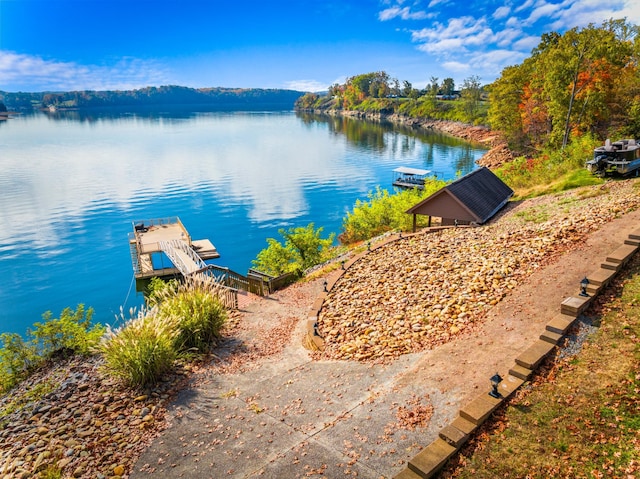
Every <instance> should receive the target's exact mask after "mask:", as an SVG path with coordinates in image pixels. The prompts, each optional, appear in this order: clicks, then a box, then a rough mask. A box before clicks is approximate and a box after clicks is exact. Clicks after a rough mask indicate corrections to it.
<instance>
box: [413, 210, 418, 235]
mask: <svg viewBox="0 0 640 479" xmlns="http://www.w3.org/2000/svg"><path fill="white" fill-rule="evenodd" d="M417 222H418V218H417V215H416V214H415V213H414V214H413V232H414V233H415V232H416V229H417V226H418V224H417Z"/></svg>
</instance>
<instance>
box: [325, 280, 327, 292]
mask: <svg viewBox="0 0 640 479" xmlns="http://www.w3.org/2000/svg"><path fill="white" fill-rule="evenodd" d="M324 292H325V293H326V292H327V280H326V279H325V280H324Z"/></svg>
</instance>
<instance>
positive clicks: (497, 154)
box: [295, 109, 514, 169]
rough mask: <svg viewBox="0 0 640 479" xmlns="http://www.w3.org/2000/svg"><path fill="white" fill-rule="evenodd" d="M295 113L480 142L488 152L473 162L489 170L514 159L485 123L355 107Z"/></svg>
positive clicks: (506, 145)
mask: <svg viewBox="0 0 640 479" xmlns="http://www.w3.org/2000/svg"><path fill="white" fill-rule="evenodd" d="M295 111H296V112H307V113H313V114H316V115H327V116H333V117H341V116H342V117H347V118H355V119H360V120H369V121H388V122H390V123H394V124H397V125H402V126H407V127H410V128H417V129H424V130H437V131H439V132H442V133H446V134H448V135H451V136H455V137H456V138H460V139H462V140H465V141H468V142H470V143H479V144H482V145H483V146H486V147H487V148H488V151H487V152H486V153H485V154H484V155H483V156H482V158H480V159H479V160H478V161H477V162H476V163H477V164H478V165H480V166H486V167H487V168H489V169H494V168H499V167H500V166H502V165H503V164H505V163H508V162H510V161H512V160H513V158H514V156H513V153H512V151H511V150H510V149H509V146H508V144H507V141H506V140H505V139H504V137H503V136H502V134H501V133H500V132H498V131H494V130H491V129H490V128H488V127H485V126H476V125H470V124H468V123H462V122H459V121H450V120H435V119H431V118H413V117H409V116H407V115H402V114H399V113H392V114H387V113H383V112H380V111H379V112H364V111H357V110H335V109H332V110H318V109H304V110H303V109H300V110H295Z"/></svg>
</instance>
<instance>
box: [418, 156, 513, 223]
mask: <svg viewBox="0 0 640 479" xmlns="http://www.w3.org/2000/svg"><path fill="white" fill-rule="evenodd" d="M512 196H513V190H512V189H511V188H509V187H508V186H507V185H506V184H505V183H504V182H503V181H502V180H501V179H500V178H498V177H497V176H496V175H495V174H494V173H493V172H492V171H491V170H489V168H486V167H482V168H478V169H477V170H474V171H472V172H471V173H469V174H467V175H465V176H463V177H462V178H460V179H458V180H456V181H454V182H452V183H450V184H448V185H447V186H445V187H444V188H442V189H440V190H439V191H437V192H435V193H434V194H432V195H431V196H429V197H428V198H426V199H425V200H423V201H421V202H420V203H418V204H417V205H415V206H414V207H412V208H410V209H409V210H407V213H409V214H412V215H414V218H413V225H414V231H415V228H416V215H425V216H429V217H432V216H435V217H439V218H442V224H444V225H446V224H470V223H477V224H483V223H485V222H487V221H488V220H489V219H491V217H493V216H494V215H495V214H496V213H497V212H498V211H500V209H501V208H502V207H503V206H504V205H506V204H507V202H508V201H509V199H510V198H511V197H512Z"/></svg>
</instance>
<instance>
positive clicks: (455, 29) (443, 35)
mask: <svg viewBox="0 0 640 479" xmlns="http://www.w3.org/2000/svg"><path fill="white" fill-rule="evenodd" d="M494 36H495V35H494V33H493V31H492V30H491V28H489V27H488V25H487V22H486V20H485V19H483V18H481V19H479V20H476V19H475V18H473V17H461V18H452V19H450V20H449V23H448V24H447V25H446V26H445V25H443V24H441V23H436V24H435V26H434V28H423V29H422V30H416V31H413V32H412V39H413V41H416V42H420V43H422V44H421V45H420V46H418V49H419V50H422V51H425V52H428V53H441V54H445V53H447V52H451V53H453V50H460V49H462V50H463V51H466V47H469V46H482V45H486V44H488V43H490V42H493V41H494Z"/></svg>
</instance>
